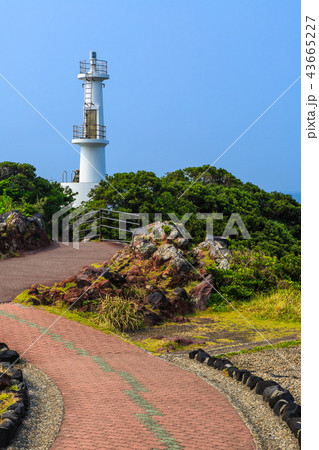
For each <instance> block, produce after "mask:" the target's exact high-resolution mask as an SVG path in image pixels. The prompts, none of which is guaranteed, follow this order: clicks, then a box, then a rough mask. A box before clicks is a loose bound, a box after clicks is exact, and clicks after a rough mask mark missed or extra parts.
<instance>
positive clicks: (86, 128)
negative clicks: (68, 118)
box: [73, 124, 106, 139]
mask: <svg viewBox="0 0 319 450" xmlns="http://www.w3.org/2000/svg"><path fill="white" fill-rule="evenodd" d="M105 138H106V126H105V125H89V124H84V125H73V139H105Z"/></svg>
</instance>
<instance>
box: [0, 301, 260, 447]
mask: <svg viewBox="0 0 319 450" xmlns="http://www.w3.org/2000/svg"><path fill="white" fill-rule="evenodd" d="M56 319H57V316H55V315H52V314H49V313H47V312H45V311H41V310H38V309H35V308H25V307H21V306H19V305H16V304H2V305H0V341H4V342H6V343H7V344H8V345H9V346H10V347H11V348H13V349H15V350H17V351H18V352H19V353H20V354H22V353H23V352H24V351H25V350H26V349H27V348H28V347H29V346H31V347H30V349H29V350H28V351H27V353H26V354H25V358H26V359H27V360H28V361H29V362H30V363H31V364H34V365H35V366H37V367H39V368H40V369H41V370H43V371H44V372H45V373H47V374H48V375H49V376H50V377H51V378H52V379H53V381H54V382H55V383H56V385H57V386H58V387H59V389H60V391H61V393H62V396H63V401H64V418H63V422H62V426H61V430H60V432H59V434H58V436H57V439H56V441H55V442H54V444H53V446H52V449H53V450H59V449H68V450H69V449H73V448H74V449H77V450H79V449H123V450H124V449H125V450H127V449H132V450H133V449H137V450H144V449H149V450H151V449H157V450H161V449H171V450H174V449H176V450H177V449H190V450H191V449H194V450H201V449H203V450H206V449H222V448H229V447H230V446H231V447H233V448H238V449H241V448H242V449H253V448H255V445H254V441H253V438H252V436H251V434H250V432H249V430H248V428H247V427H246V425H245V424H244V422H243V421H242V419H241V418H240V416H239V415H238V414H237V412H236V411H235V409H234V408H233V407H232V405H230V403H229V402H228V400H227V399H226V398H225V397H223V396H222V395H221V394H220V393H219V392H218V391H217V390H215V389H214V388H212V387H211V386H210V385H208V384H207V383H205V382H204V381H202V380H201V379H200V378H198V377H196V376H195V375H194V374H191V373H189V372H187V371H184V370H183V369H181V368H179V367H176V366H174V365H172V364H169V363H167V362H165V361H163V360H161V359H159V358H158V357H156V356H154V355H150V354H148V353H147V352H144V351H143V350H142V349H140V348H137V347H135V346H133V345H131V344H129V343H127V342H124V341H123V340H122V339H120V338H119V337H116V336H114V335H111V334H109V335H107V334H105V333H102V332H100V331H97V330H95V329H93V328H90V327H85V326H83V325H81V324H78V323H76V322H72V321H70V320H67V319H64V318H61V319H59V320H58V321H57V322H56V323H55V324H54V326H52V327H51V328H50V329H49V331H48V332H47V333H46V334H45V335H44V336H43V337H41V338H40V339H39V340H38V341H37V342H36V343H35V344H34V345H32V344H33V342H34V341H35V339H37V338H38V337H39V336H40V335H41V334H42V333H43V331H44V330H45V329H46V327H49V326H51V324H52V323H53V322H54V321H56Z"/></svg>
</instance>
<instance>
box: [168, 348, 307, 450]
mask: <svg viewBox="0 0 319 450" xmlns="http://www.w3.org/2000/svg"><path fill="white" fill-rule="evenodd" d="M278 351H279V352H280V355H282V356H283V357H284V358H286V360H287V361H285V360H283V359H282V356H280V355H279V354H278V353H277V352H276V351H275V350H263V351H261V352H258V353H249V354H242V355H234V356H231V357H230V358H229V359H230V360H231V362H232V363H233V364H234V365H237V366H238V367H240V368H241V369H247V370H250V371H251V372H253V373H254V374H256V375H258V376H262V377H263V378H264V379H273V380H275V381H277V380H278V383H279V384H281V385H282V386H283V387H285V388H288V389H289V390H290V391H291V393H292V394H293V396H294V397H295V400H296V402H299V401H300V375H298V373H299V371H300V348H299V347H291V348H286V349H278ZM161 358H163V359H165V360H166V361H170V362H172V363H173V364H176V365H178V366H181V367H183V368H184V369H186V370H188V371H190V372H192V373H194V374H196V375H197V376H199V377H200V378H202V379H203V380H204V381H206V382H207V383H209V384H211V385H212V386H213V387H214V388H216V389H217V390H218V391H219V392H221V393H222V394H223V395H224V396H225V397H226V398H227V399H228V400H229V402H230V403H231V404H232V405H233V406H234V407H235V409H236V410H237V412H238V413H239V415H240V416H241V417H242V419H243V420H244V422H245V423H246V425H247V426H248V428H249V429H250V431H251V433H252V435H253V437H254V439H255V443H256V448H257V449H258V450H288V449H289V450H294V449H296V450H297V449H299V445H298V441H297V439H296V438H295V437H294V436H293V434H292V433H291V431H290V430H289V428H288V426H287V425H286V424H285V423H284V422H283V421H282V420H281V419H279V417H277V416H275V415H274V413H273V411H272V410H271V409H270V407H269V406H268V405H267V404H266V403H265V402H263V400H262V397H261V396H260V395H256V394H255V393H254V392H252V391H250V390H249V388H247V387H246V386H244V385H242V384H241V383H238V382H237V381H236V380H234V379H232V378H229V377H226V376H225V375H224V374H223V373H222V372H220V371H219V370H216V369H214V368H211V367H208V366H207V365H206V364H205V363H203V364H201V363H199V362H198V361H196V360H191V359H189V358H188V355H185V354H174V353H167V354H165V355H162V356H161ZM288 361H289V363H290V364H292V365H293V366H295V367H296V368H297V374H296V372H295V371H294V370H293V368H292V367H290V366H289V363H288ZM212 420H213V418H212Z"/></svg>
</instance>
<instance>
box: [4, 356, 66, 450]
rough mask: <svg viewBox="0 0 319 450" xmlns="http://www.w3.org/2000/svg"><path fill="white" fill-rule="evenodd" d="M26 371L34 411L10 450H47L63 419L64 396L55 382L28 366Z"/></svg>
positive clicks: (20, 429)
mask: <svg viewBox="0 0 319 450" xmlns="http://www.w3.org/2000/svg"><path fill="white" fill-rule="evenodd" d="M16 367H17V368H20V369H22V370H23V377H24V381H25V383H26V384H27V386H28V389H29V398H30V408H29V411H28V413H27V416H26V417H25V418H24V420H23V422H22V424H21V426H20V428H19V430H18V433H17V435H16V437H15V439H14V441H13V443H12V444H11V445H10V446H9V447H7V449H8V450H16V449H24V450H26V449H30V450H31V449H32V450H47V449H49V448H50V447H51V445H52V443H53V442H54V440H55V438H56V436H57V434H58V432H59V429H60V426H61V422H62V418H63V400H62V395H61V393H60V391H59V389H58V388H57V386H56V385H55V384H54V383H53V381H52V380H51V378H49V377H48V376H47V375H46V374H44V373H43V372H41V370H39V369H37V368H36V367H34V366H32V365H31V364H29V363H27V362H22V363H21V364H17V365H16Z"/></svg>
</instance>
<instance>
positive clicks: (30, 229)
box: [0, 211, 50, 256]
mask: <svg viewBox="0 0 319 450" xmlns="http://www.w3.org/2000/svg"><path fill="white" fill-rule="evenodd" d="M49 244H50V240H49V238H48V235H47V233H46V231H45V228H44V223H43V220H42V217H41V215H40V214H35V215H33V216H32V217H25V216H24V215H23V214H21V213H20V212H19V211H10V212H7V213H5V214H0V255H1V254H2V255H4V256H6V255H10V254H15V253H18V252H21V251H29V250H35V249H39V248H42V247H47V246H48V245H49Z"/></svg>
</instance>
